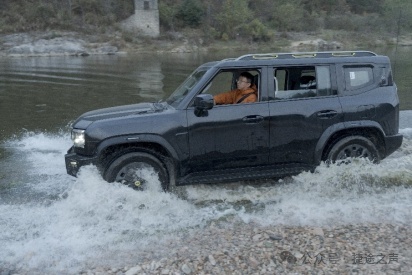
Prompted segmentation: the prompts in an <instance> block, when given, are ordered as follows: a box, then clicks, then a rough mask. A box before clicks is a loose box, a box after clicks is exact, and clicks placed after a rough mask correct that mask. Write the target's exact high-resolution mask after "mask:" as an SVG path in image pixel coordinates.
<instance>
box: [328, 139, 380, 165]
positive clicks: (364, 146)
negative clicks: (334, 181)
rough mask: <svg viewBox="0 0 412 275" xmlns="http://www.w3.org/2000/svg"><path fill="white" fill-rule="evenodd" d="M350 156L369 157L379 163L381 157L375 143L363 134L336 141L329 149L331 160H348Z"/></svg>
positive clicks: (329, 158) (329, 159) (333, 161)
mask: <svg viewBox="0 0 412 275" xmlns="http://www.w3.org/2000/svg"><path fill="white" fill-rule="evenodd" d="M350 158H368V159H369V160H370V161H372V162H374V163H378V162H379V161H380V160H381V158H380V155H379V151H378V150H377V149H376V146H375V144H373V142H372V141H370V140H369V139H367V138H365V137H363V136H348V137H345V138H342V139H341V140H339V141H338V142H336V143H335V144H334V145H333V146H332V149H331V150H330V151H329V153H328V156H327V160H328V161H329V162H332V163H335V162H348V161H350Z"/></svg>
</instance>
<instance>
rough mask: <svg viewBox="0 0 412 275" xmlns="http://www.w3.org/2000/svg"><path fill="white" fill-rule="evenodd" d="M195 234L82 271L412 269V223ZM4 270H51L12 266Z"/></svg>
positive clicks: (237, 226) (100, 274)
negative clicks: (126, 262)
mask: <svg viewBox="0 0 412 275" xmlns="http://www.w3.org/2000/svg"><path fill="white" fill-rule="evenodd" d="M192 233H193V232H192ZM194 233H195V234H181V236H180V237H178V238H175V239H172V240H169V241H166V242H162V243H161V244H160V245H161V247H158V246H159V244H158V245H156V246H153V247H152V248H151V250H145V251H141V250H139V248H138V247H136V251H135V252H131V253H130V255H129V257H131V259H139V260H136V261H135V264H134V265H132V266H125V267H111V266H104V265H101V266H99V267H94V268H90V269H87V270H83V271H81V272H78V273H76V274H84V275H86V274H87V275H92V274H93V275H105V274H113V275H135V274H161V275H167V274H181V275H185V274H239V275H241V274H411V273H412V262H411V261H410V259H411V258H412V249H411V247H412V238H411V237H410V234H411V227H409V226H406V225H391V224H358V225H342V226H332V227H311V226H305V227H301V226H284V225H282V226H259V225H256V224H254V223H249V224H244V223H239V222H232V223H226V222H225V223H218V224H217V223H213V224H211V225H210V226H208V227H207V228H202V229H201V230H199V232H194ZM154 255H156V256H154ZM10 268H12V267H10ZM8 272H9V273H8ZM66 272H67V274H72V272H71V271H70V270H67V271H66ZM1 274H21V275H23V274H47V273H44V271H40V270H39V271H38V270H30V271H26V270H12V269H10V270H3V273H1Z"/></svg>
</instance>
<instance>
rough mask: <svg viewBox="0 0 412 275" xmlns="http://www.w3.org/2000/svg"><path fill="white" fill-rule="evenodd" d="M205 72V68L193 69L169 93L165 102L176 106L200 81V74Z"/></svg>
mask: <svg viewBox="0 0 412 275" xmlns="http://www.w3.org/2000/svg"><path fill="white" fill-rule="evenodd" d="M206 72H207V68H201V69H198V70H196V71H194V72H193V73H192V74H191V75H190V76H189V77H188V78H186V80H185V81H184V82H183V83H182V84H181V85H180V86H179V87H178V88H177V89H176V90H175V91H174V92H173V93H172V94H171V95H170V97H169V98H168V99H167V100H166V102H167V103H168V104H169V105H171V106H173V107H176V106H177V105H178V104H179V103H180V101H182V99H183V98H184V97H185V96H186V95H187V94H188V93H189V92H190V91H191V90H192V88H193V87H194V86H196V84H197V83H198V82H199V81H200V79H201V78H202V76H203V75H204V74H205V73H206Z"/></svg>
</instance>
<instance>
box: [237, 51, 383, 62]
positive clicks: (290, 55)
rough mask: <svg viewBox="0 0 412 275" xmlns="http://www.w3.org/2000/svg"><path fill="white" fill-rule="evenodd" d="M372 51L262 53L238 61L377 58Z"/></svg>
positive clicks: (239, 58)
mask: <svg viewBox="0 0 412 275" xmlns="http://www.w3.org/2000/svg"><path fill="white" fill-rule="evenodd" d="M376 55H377V54H376V53H374V52H370V51H333V52H294V53H262V54H246V55H242V56H240V57H238V58H236V60H262V59H287V58H314V57H319V58H328V57H361V56H376Z"/></svg>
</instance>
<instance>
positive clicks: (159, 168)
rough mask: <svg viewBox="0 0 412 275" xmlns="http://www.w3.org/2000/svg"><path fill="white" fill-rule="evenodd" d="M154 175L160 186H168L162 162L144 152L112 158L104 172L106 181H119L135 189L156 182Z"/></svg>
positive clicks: (144, 187) (167, 177)
mask: <svg viewBox="0 0 412 275" xmlns="http://www.w3.org/2000/svg"><path fill="white" fill-rule="evenodd" d="M156 176H157V177H158V179H159V181H160V185H161V188H162V189H163V190H164V191H167V190H168V188H169V175H168V172H167V170H166V168H165V166H164V165H163V163H162V162H161V161H160V160H159V159H158V158H156V157H155V156H153V155H151V154H149V153H145V152H129V153H126V154H124V155H122V156H120V157H118V158H117V159H116V160H114V161H113V162H112V163H111V164H110V165H109V166H108V168H107V169H106V171H105V172H104V176H103V177H104V179H105V180H106V181H108V182H120V183H123V184H125V185H128V186H130V187H132V188H133V189H136V190H146V189H148V188H149V187H150V185H151V184H156V183H155V182H154V181H155V180H156Z"/></svg>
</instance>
